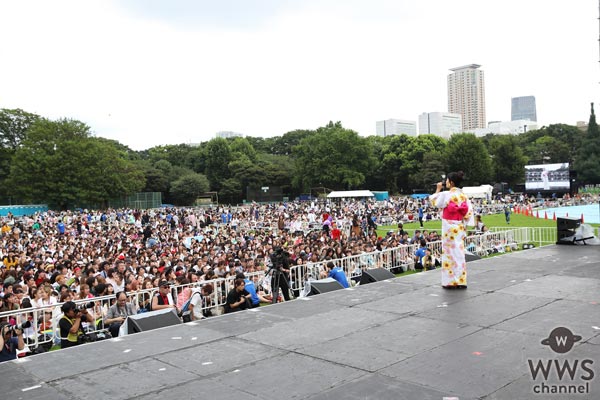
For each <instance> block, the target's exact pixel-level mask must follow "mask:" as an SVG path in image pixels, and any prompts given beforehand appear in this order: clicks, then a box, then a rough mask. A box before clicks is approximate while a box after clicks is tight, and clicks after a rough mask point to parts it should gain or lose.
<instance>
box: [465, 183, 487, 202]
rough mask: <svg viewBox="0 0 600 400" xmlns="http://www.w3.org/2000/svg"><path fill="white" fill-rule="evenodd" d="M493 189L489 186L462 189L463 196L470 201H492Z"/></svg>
mask: <svg viewBox="0 0 600 400" xmlns="http://www.w3.org/2000/svg"><path fill="white" fill-rule="evenodd" d="M493 190H494V187H493V186H491V185H481V186H465V187H463V188H462V191H463V193H464V194H466V195H467V196H468V197H469V198H471V199H488V200H491V199H492V191H493Z"/></svg>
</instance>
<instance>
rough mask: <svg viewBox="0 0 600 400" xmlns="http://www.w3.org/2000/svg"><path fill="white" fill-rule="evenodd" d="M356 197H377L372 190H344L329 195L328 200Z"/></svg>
mask: <svg viewBox="0 0 600 400" xmlns="http://www.w3.org/2000/svg"><path fill="white" fill-rule="evenodd" d="M354 197H375V195H374V194H373V192H371V191H370V190H342V191H333V192H331V193H329V194H328V195H327V198H328V199H341V198H354Z"/></svg>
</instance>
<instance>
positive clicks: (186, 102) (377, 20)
mask: <svg viewBox="0 0 600 400" xmlns="http://www.w3.org/2000/svg"><path fill="white" fill-rule="evenodd" d="M252 2H254V4H256V5H257V6H258V5H260V6H261V7H256V8H247V10H249V9H251V10H253V12H245V13H242V12H241V11H240V12H238V13H234V14H230V15H228V14H227V12H228V9H227V7H225V6H223V8H222V9H220V8H219V7H216V6H214V2H209V3H211V4H212V6H211V7H210V9H208V8H206V7H208V3H203V2H199V3H198V2H195V3H190V2H186V1H181V0H180V1H179V2H173V1H169V2H156V1H154V2H151V3H144V2H137V3H136V2H134V3H128V2H119V1H115V2H112V3H111V2H105V1H85V2H82V1H61V0H57V1H52V2H48V1H27V2H2V3H0V35H1V36H2V37H3V38H8V40H6V39H5V40H4V41H3V42H4V45H3V50H4V55H5V57H4V58H3V62H2V65H1V67H0V72H1V73H0V88H2V90H1V91H0V107H3V108H17V107H18V108H23V109H25V110H27V111H31V112H37V113H39V114H41V115H44V116H48V117H51V118H58V117H71V118H76V119H80V120H82V121H84V122H86V123H87V124H89V125H90V126H91V127H92V129H93V131H94V132H96V134H97V135H99V136H104V137H109V138H112V139H117V140H119V141H120V142H121V143H123V144H126V145H128V146H130V147H132V148H134V149H144V148H148V147H151V146H155V145H159V144H171V143H184V142H200V141H206V140H209V139H210V138H212V137H213V136H214V133H215V132H217V131H219V130H233V131H237V132H243V133H246V134H250V135H257V136H258V135H263V136H273V135H282V134H283V133H285V132H287V131H290V130H293V129H315V128H317V127H319V126H322V125H324V124H325V123H327V122H328V121H329V120H333V121H337V120H341V121H342V123H343V124H344V126H346V127H349V128H352V129H355V130H357V131H358V132H359V133H361V134H363V135H368V134H372V133H373V131H374V126H375V121H376V120H379V119H386V118H401V119H412V120H416V119H417V117H418V115H419V114H420V113H422V112H425V111H445V110H446V109H447V100H446V76H447V74H448V73H449V71H448V69H449V68H452V67H456V66H459V65H464V64H470V63H477V64H481V65H482V69H483V70H484V71H485V74H486V104H487V119H488V120H507V119H510V98H511V97H515V96H522V95H534V96H536V100H537V106H538V116H539V119H540V121H539V122H540V123H541V124H550V123H558V122H563V123H571V124H574V123H575V122H576V121H577V120H587V119H588V117H589V103H590V102H591V101H595V102H597V100H598V98H597V89H598V86H597V85H598V82H599V80H600V76H599V74H598V72H599V70H598V58H599V55H598V42H597V39H598V27H597V17H598V15H597V14H598V9H597V4H594V3H593V2H572V1H566V0H565V1H558V0H545V1H541V0H531V1H516V0H507V1H504V2H493V3H490V2H481V1H473V0H462V1H452V2H450V1H443V0H436V1H433V0H430V1H419V2H414V1H384V0H373V1H359V0H352V1H345V2H334V1H316V0H315V1H312V0H307V1H302V2H292V1H287V2H283V3H279V2H261V1H259V0H247V2H245V3H244V4H247V3H252ZM174 3H175V4H178V5H179V7H172V5H173V4H174ZM198 4H200V5H198ZM132 5H135V7H133V6H132ZM150 5H151V6H152V7H153V8H152V9H149V8H143V7H149V6H150ZM225 5H231V4H225ZM160 7H163V8H164V10H162V9H161V8H160ZM169 7H171V8H169ZM167 8H168V9H167ZM247 10H246V11H247ZM186 11H189V12H188V13H187V14H185V13H186ZM247 15H249V17H247V18H246V17H245V16H247ZM244 18H246V20H244Z"/></svg>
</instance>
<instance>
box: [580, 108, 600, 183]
mask: <svg viewBox="0 0 600 400" xmlns="http://www.w3.org/2000/svg"><path fill="white" fill-rule="evenodd" d="M591 108H592V109H591V113H590V120H589V122H588V128H587V132H586V135H585V137H584V139H583V141H582V145H581V150H580V152H579V157H578V158H577V162H576V163H575V169H576V170H577V179H578V180H579V181H580V182H581V183H583V184H600V131H599V130H598V124H597V123H596V114H594V103H592V106H591Z"/></svg>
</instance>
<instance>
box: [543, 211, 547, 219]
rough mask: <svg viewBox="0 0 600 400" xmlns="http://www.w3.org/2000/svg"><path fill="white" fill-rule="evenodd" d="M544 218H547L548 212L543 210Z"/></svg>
mask: <svg viewBox="0 0 600 400" xmlns="http://www.w3.org/2000/svg"><path fill="white" fill-rule="evenodd" d="M544 219H548V213H547V212H546V211H544Z"/></svg>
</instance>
